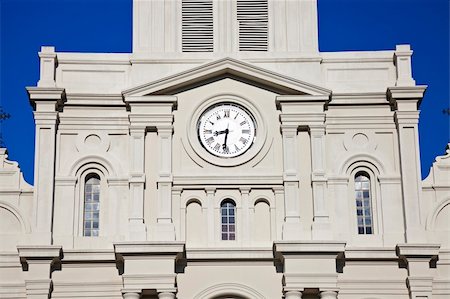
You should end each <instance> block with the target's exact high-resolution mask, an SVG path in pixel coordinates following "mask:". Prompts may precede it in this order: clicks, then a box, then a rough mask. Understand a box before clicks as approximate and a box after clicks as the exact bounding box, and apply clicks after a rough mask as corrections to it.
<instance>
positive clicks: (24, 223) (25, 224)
mask: <svg viewBox="0 0 450 299" xmlns="http://www.w3.org/2000/svg"><path fill="white" fill-rule="evenodd" d="M2 193H3V192H2ZM0 207H1V208H4V209H6V210H7V211H8V212H10V213H12V214H13V215H14V216H15V217H16V218H17V220H18V221H19V223H20V229H21V231H22V233H24V234H26V233H30V232H31V226H30V223H29V221H28V220H27V219H26V218H25V217H23V216H22V212H21V211H20V209H19V208H17V207H15V206H14V205H12V204H11V203H9V202H6V201H4V200H0Z"/></svg>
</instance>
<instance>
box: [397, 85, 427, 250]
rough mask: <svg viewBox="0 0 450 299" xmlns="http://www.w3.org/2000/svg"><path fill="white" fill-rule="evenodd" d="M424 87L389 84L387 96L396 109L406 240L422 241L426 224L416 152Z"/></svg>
mask: <svg viewBox="0 0 450 299" xmlns="http://www.w3.org/2000/svg"><path fill="white" fill-rule="evenodd" d="M425 90H426V86H411V87H391V88H388V96H389V100H390V102H391V105H392V106H393V107H394V108H395V123H396V126H397V134H398V144H399V153H400V170H401V179H402V195H403V209H404V215H405V225H406V227H405V231H406V240H407V242H408V243H409V242H424V241H425V229H424V227H425V225H424V223H423V221H422V220H421V213H420V211H421V206H420V196H421V192H422V189H421V170H420V153H419V136H418V135H419V133H418V122H419V111H418V107H419V105H420V101H421V100H422V98H423V95H424V92H425Z"/></svg>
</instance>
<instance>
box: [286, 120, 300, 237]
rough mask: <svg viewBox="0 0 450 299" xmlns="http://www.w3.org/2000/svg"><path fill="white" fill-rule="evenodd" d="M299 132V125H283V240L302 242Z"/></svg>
mask: <svg viewBox="0 0 450 299" xmlns="http://www.w3.org/2000/svg"><path fill="white" fill-rule="evenodd" d="M297 130H298V126H297V125H291V124H288V125H285V124H282V125H281V134H282V137H283V169H284V172H283V182H284V205H285V213H286V214H285V218H284V224H283V240H300V239H302V233H303V232H302V231H303V227H302V224H301V221H300V199H299V180H298V173H297V165H298V158H297V153H298V146H297Z"/></svg>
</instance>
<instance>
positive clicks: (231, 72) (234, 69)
mask: <svg viewBox="0 0 450 299" xmlns="http://www.w3.org/2000/svg"><path fill="white" fill-rule="evenodd" d="M226 77H231V78H234V79H236V80H240V81H243V82H247V83H249V84H253V85H256V86H260V87H262V88H266V89H269V90H273V91H275V92H277V93H280V94H285V95H287V94H289V95H327V96H328V95H330V94H331V91H330V90H328V89H326V88H323V87H321V86H317V85H314V84H310V83H307V82H304V81H300V80H297V79H294V78H291V77H288V76H285V75H281V74H278V73H275V72H272V71H269V70H266V69H263V68H260V67H256V66H254V65H251V64H248V63H245V62H242V61H239V60H235V59H232V58H224V59H220V60H217V61H214V62H211V63H207V64H203V65H200V66H198V67H195V68H192V69H190V70H187V71H183V72H180V73H178V74H175V75H171V76H168V77H165V78H162V79H160V80H156V81H153V82H150V83H146V84H143V85H140V86H136V87H133V88H130V89H128V90H125V91H123V94H124V96H144V95H173V94H175V93H177V92H179V91H181V90H185V89H188V88H192V87H195V86H199V85H203V84H205V83H208V82H212V81H215V80H220V79H222V78H226Z"/></svg>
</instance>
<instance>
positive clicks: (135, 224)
mask: <svg viewBox="0 0 450 299" xmlns="http://www.w3.org/2000/svg"><path fill="white" fill-rule="evenodd" d="M145 133H146V127H145V125H143V124H141V123H140V121H136V119H135V118H133V117H130V153H131V159H130V161H131V163H130V177H129V187H130V214H129V218H128V226H129V238H130V240H136V241H138V240H141V241H142V240H146V239H147V228H146V226H145V223H144V187H145V170H144V165H145Z"/></svg>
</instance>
